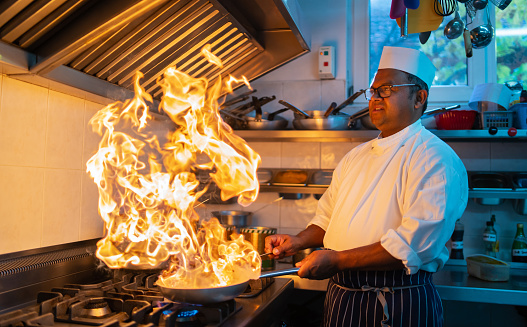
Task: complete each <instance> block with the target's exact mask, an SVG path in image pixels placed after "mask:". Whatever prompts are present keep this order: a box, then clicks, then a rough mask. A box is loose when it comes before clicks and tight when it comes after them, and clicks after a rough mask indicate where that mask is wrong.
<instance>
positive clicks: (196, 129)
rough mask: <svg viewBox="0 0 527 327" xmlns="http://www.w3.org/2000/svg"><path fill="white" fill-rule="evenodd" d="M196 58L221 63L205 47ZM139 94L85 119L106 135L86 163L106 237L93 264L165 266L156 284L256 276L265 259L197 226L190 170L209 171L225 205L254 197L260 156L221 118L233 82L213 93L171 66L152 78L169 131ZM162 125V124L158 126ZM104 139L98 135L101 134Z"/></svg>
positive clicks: (218, 282) (216, 230)
mask: <svg viewBox="0 0 527 327" xmlns="http://www.w3.org/2000/svg"><path fill="white" fill-rule="evenodd" d="M202 53H203V54H204V55H205V56H206V58H207V60H208V61H209V62H210V63H212V64H215V65H221V61H220V60H219V58H217V57H216V56H215V55H214V54H212V52H211V49H210V46H209V47H206V48H204V49H203V51H202ZM141 78H142V74H141V73H139V72H138V73H137V74H136V78H135V84H134V87H135V96H134V98H133V99H131V100H127V101H125V102H124V103H121V102H117V103H114V104H111V105H108V106H107V107H105V108H103V109H102V110H100V111H99V112H98V113H97V114H95V115H94V117H93V118H92V119H91V120H90V124H91V125H92V128H93V130H94V131H96V132H98V133H99V134H100V135H103V137H102V140H101V142H100V144H99V150H98V152H97V153H96V154H95V155H94V156H93V157H92V158H91V159H90V160H89V161H88V162H87V171H88V172H89V173H90V175H91V176H92V178H93V179H94V182H95V183H96V185H97V186H98V189H99V212H100V215H101V216H102V218H103V219H104V221H105V226H106V236H105V237H104V238H103V239H101V240H100V241H99V242H98V243H97V257H98V258H100V259H101V260H103V261H104V262H105V263H106V264H107V265H108V266H109V267H111V268H123V267H124V268H140V269H145V268H156V267H159V266H161V265H163V264H166V263H167V262H170V266H169V268H168V269H167V270H165V271H164V272H163V273H162V276H161V277H160V282H162V283H164V284H165V285H166V286H171V287H183V288H192V287H203V286H206V287H215V286H225V285H229V284H233V283H236V282H241V281H245V280H247V279H249V278H258V277H259V274H260V268H261V259H260V256H259V254H258V252H257V251H256V250H254V248H253V247H252V245H251V244H250V243H249V242H246V241H245V240H244V239H243V236H238V237H235V238H234V239H232V240H226V239H225V233H226V232H225V229H224V228H223V227H222V226H221V225H220V224H219V222H218V221H217V220H216V219H211V220H210V221H208V222H203V223H202V226H201V227H200V228H199V229H198V228H197V225H198V222H199V217H198V215H197V213H196V211H195V210H194V207H195V206H196V205H197V204H196V202H197V199H198V198H199V197H200V196H201V195H202V194H203V193H204V192H205V191H206V189H204V190H202V191H199V192H198V191H197V190H196V188H197V186H198V185H199V181H198V180H197V178H196V172H197V171H198V170H200V171H203V170H205V171H209V172H210V176H211V179H212V180H213V181H214V182H215V183H216V184H217V185H218V186H219V187H220V189H221V197H222V199H223V200H227V199H229V198H231V197H233V196H238V203H240V204H241V205H243V206H247V205H249V204H250V203H252V202H253V201H254V200H255V199H256V197H257V195H258V191H259V184H258V179H257V173H256V170H257V168H258V165H259V164H260V161H261V160H260V156H259V155H258V154H257V153H256V152H254V151H253V150H252V149H251V148H250V147H249V146H248V145H247V144H246V143H245V141H244V140H243V139H241V138H240V137H238V136H236V135H234V134H233V131H232V128H231V127H230V126H229V125H228V124H226V123H225V122H223V120H222V119H221V117H220V114H219V111H218V110H219V100H220V98H221V96H222V94H224V93H226V92H230V91H232V83H235V82H243V83H246V84H247V85H248V82H247V80H246V79H245V78H243V79H241V80H238V79H235V78H232V77H231V78H229V79H228V80H227V81H226V82H223V81H222V79H221V76H218V78H217V81H216V82H215V83H214V84H213V85H209V81H208V80H207V79H205V78H194V77H191V76H189V75H187V74H185V73H183V72H181V71H178V70H176V69H175V68H173V67H172V68H168V69H167V70H166V71H165V72H164V75H163V77H162V78H161V79H160V80H158V83H159V85H160V86H161V87H162V89H163V97H162V100H161V103H160V105H159V108H160V110H163V111H164V112H165V113H166V115H167V116H168V117H169V118H170V120H171V121H172V122H173V123H175V125H174V124H172V125H173V130H171V131H170V132H166V133H163V132H160V131H162V127H160V126H165V125H166V124H164V125H163V122H162V121H161V122H160V120H159V117H157V116H156V115H155V114H153V113H151V112H150V110H149V105H148V103H152V100H153V99H152V97H151V96H150V95H149V94H148V93H146V91H145V90H144V89H143V88H142V87H141V86H140V84H139V81H140V79H141ZM160 123H161V124H160ZM103 133H104V134H103Z"/></svg>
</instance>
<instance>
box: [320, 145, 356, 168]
mask: <svg viewBox="0 0 527 327" xmlns="http://www.w3.org/2000/svg"><path fill="white" fill-rule="evenodd" d="M359 144H361V143H360V142H334V143H333V142H330V143H321V144H320V157H321V159H320V168H321V169H335V167H336V166H337V164H338V163H339V162H340V160H342V158H343V157H344V156H345V155H346V154H347V153H348V152H350V151H351V149H353V148H354V147H356V146H357V145H359Z"/></svg>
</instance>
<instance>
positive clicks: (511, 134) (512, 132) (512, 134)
mask: <svg viewBox="0 0 527 327" xmlns="http://www.w3.org/2000/svg"><path fill="white" fill-rule="evenodd" d="M507 134H509V136H510V137H514V136H516V134H518V130H517V129H516V128H514V127H511V128H509V131H508V132H507Z"/></svg>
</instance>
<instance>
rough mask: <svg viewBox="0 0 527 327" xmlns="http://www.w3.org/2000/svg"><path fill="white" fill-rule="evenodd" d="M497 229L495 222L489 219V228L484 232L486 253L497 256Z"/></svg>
mask: <svg viewBox="0 0 527 327" xmlns="http://www.w3.org/2000/svg"><path fill="white" fill-rule="evenodd" d="M497 240H498V239H497V236H496V231H495V230H494V223H493V222H492V221H487V228H485V231H484V232H483V242H484V243H485V254H486V255H488V256H491V257H494V258H496V257H497V255H496V254H497V253H496V252H497V249H496V242H497Z"/></svg>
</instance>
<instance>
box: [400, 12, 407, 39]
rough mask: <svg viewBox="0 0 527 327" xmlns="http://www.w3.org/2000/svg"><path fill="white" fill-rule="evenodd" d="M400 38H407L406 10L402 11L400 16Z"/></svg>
mask: <svg viewBox="0 0 527 327" xmlns="http://www.w3.org/2000/svg"><path fill="white" fill-rule="evenodd" d="M401 37H402V38H403V39H406V38H407V37H408V9H406V10H405V11H404V15H402V16H401Z"/></svg>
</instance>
